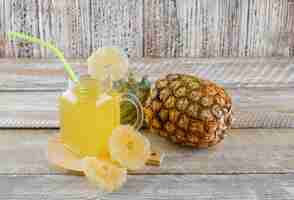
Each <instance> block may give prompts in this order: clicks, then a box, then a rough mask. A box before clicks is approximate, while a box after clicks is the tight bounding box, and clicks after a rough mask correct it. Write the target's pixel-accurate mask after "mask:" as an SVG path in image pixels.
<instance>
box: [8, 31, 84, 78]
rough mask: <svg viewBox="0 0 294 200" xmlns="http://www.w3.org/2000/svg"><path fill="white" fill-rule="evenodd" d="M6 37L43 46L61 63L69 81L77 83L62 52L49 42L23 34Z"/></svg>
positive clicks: (11, 34) (15, 33)
mask: <svg viewBox="0 0 294 200" xmlns="http://www.w3.org/2000/svg"><path fill="white" fill-rule="evenodd" d="M7 35H8V37H10V38H20V39H23V40H27V41H29V42H31V43H36V44H39V45H40V46H43V47H45V48H47V49H50V50H51V51H52V52H53V54H54V55H55V56H56V57H57V58H58V59H59V60H60V61H61V62H62V63H63V66H64V69H65V71H66V72H67V74H68V75H69V77H70V79H71V80H72V81H74V82H78V81H79V79H78V78H77V76H76V74H75V73H74V71H73V69H72V67H71V66H70V64H69V63H68V62H67V61H66V59H65V58H64V55H63V53H62V51H61V50H59V49H58V48H57V47H55V46H54V45H53V44H51V43H50V42H45V41H43V40H41V39H39V38H37V37H34V36H31V35H28V34H25V33H20V32H8V33H7Z"/></svg>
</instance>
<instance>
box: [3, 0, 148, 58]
mask: <svg viewBox="0 0 294 200" xmlns="http://www.w3.org/2000/svg"><path fill="white" fill-rule="evenodd" d="M142 6H143V2H142V0H131V1H129V0H120V1H115V0H111V1H109V0H103V1H90V0H87V1H82V0H74V1H71V0H25V1H19V0H13V1H10V0H1V1H0V13H1V15H0V16H1V18H0V22H3V23H1V25H0V33H1V32H4V33H5V32H8V31H20V32H26V33H29V34H32V35H34V36H37V37H40V38H41V39H44V40H49V41H53V42H54V43H56V44H57V46H58V47H59V48H61V49H62V50H63V51H64V52H65V55H66V56H67V57H74V58H76V57H87V56H89V54H90V52H91V51H92V50H93V49H95V48H97V47H101V46H108V45H116V46H120V47H122V48H128V49H130V51H129V54H130V55H131V56H135V57H138V56H142V54H143V48H142V44H143V42H142V41H143V31H142V29H143V27H142V23H143V16H142V13H143V7H142ZM2 13H3V14H2ZM0 56H5V57H29V58H48V57H54V55H52V53H50V52H48V51H47V50H46V49H42V48H40V47H39V46H37V45H32V44H29V43H26V42H16V41H9V42H8V43H7V44H6V47H5V54H4V55H3V54H0Z"/></svg>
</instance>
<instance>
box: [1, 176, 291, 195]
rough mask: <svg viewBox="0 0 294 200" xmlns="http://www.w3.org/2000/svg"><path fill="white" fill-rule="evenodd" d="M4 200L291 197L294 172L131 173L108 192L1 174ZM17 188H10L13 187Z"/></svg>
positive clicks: (75, 181)
mask: <svg viewBox="0 0 294 200" xmlns="http://www.w3.org/2000/svg"><path fill="white" fill-rule="evenodd" d="M0 185H1V187H0V193H1V194H0V199H3V200H4V199H5V200H6V199H15V200H17V199H28V200H39V199H52V200H59V199H60V200H61V199H62V200H68V199H118V200H120V199H138V200H141V199H142V200H143V199H144V200H147V199H158V200H162V199H170V200H176V199H177V200H182V199H185V200H194V199H222V200H232V199H244V200H245V199H246V200H247V199H248V200H249V199H250V200H253V199H254V200H255V199H256V200H261V199H267V200H291V199H293V198H294V192H293V187H294V175H292V174H291V175H239V176H231V175H218V176H215V175H184V176H179V175H177V176H175V175H168V176H166V175H164V176H162V175H159V176H129V180H128V182H127V183H126V185H124V186H123V188H122V189H121V190H120V191H118V192H115V193H112V194H106V193H102V192H101V191H99V190H97V189H95V188H93V187H90V186H89V184H88V182H87V181H86V180H85V179H84V178H83V177H74V176H44V175H35V176H0ZM12 185H13V187H9V186H12Z"/></svg>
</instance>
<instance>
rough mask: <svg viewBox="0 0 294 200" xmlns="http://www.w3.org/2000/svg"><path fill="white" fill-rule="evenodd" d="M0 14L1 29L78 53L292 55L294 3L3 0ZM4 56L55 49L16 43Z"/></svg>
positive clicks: (252, 0)
mask: <svg viewBox="0 0 294 200" xmlns="http://www.w3.org/2000/svg"><path fill="white" fill-rule="evenodd" d="M0 13H1V14H0V22H1V23H0V24H1V25H0V33H4V32H7V31H23V32H28V33H30V34H33V35H35V36H38V37H41V38H42V39H45V40H51V41H54V42H55V43H56V44H57V46H59V47H60V48H61V49H62V50H63V51H64V52H65V54H66V55H67V56H68V57H72V58H76V57H87V56H88V55H89V54H90V52H91V51H92V50H93V49H95V48H97V47H101V46H108V45H117V46H120V47H122V48H128V50H129V54H130V55H131V56H134V57H142V56H153V57H169V58H171V57H216V56H254V57H258V56H266V57H271V56H293V55H294V54H293V41H294V40H293V32H294V30H293V28H294V25H293V21H294V15H293V13H294V7H293V2H292V1H290V0H259V1H256V0H235V1H232V0H217V1H214V0H186V1H185V3H182V1H179V0H129V1H128V0H119V1H115V0H100V1H91V0H86V1H82V0H73V1H71V0H23V1H19V0H0ZM0 56H1V57H3V56H5V57H12V56H13V57H34V58H40V57H42V58H48V57H52V54H51V53H49V52H48V51H47V50H45V49H42V48H40V47H38V46H36V45H32V44H28V43H24V42H11V41H10V42H8V44H7V46H6V47H5V48H4V50H3V48H2V50H0Z"/></svg>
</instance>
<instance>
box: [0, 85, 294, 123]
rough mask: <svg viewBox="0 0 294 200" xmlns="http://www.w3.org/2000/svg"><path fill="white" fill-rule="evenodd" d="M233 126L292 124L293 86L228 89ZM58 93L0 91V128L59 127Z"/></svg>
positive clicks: (60, 92)
mask: <svg viewBox="0 0 294 200" xmlns="http://www.w3.org/2000/svg"><path fill="white" fill-rule="evenodd" d="M229 93H230V94H232V97H233V103H234V113H235V114H234V117H235V120H234V122H233V127H234V128H279V127H280V128H283V127H284V128H290V127H294V115H293V113H294V105H293V103H292V102H293V101H294V95H293V88H278V89H275V88H241V89H230V90H229ZM61 94H62V91H57V92H53V91H51V92H42V91H41V92H37V91H35V92H1V93H0V97H1V98H0V127H12V128H13V127H48V128H49V127H58V96H60V95H61Z"/></svg>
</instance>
